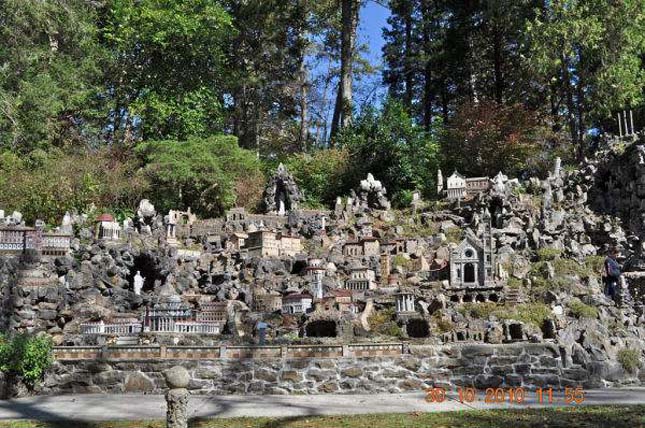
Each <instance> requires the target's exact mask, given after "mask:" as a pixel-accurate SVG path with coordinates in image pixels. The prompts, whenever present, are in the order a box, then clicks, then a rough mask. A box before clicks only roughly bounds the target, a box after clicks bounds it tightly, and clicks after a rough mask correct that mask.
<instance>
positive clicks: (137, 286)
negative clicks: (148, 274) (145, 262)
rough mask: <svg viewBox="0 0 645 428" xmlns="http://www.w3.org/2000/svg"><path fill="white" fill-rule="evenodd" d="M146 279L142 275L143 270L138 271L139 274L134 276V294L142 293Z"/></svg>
mask: <svg viewBox="0 0 645 428" xmlns="http://www.w3.org/2000/svg"><path fill="white" fill-rule="evenodd" d="M144 281H145V278H144V277H142V276H141V272H139V271H137V274H136V275H135V276H134V294H136V295H137V296H140V295H141V290H142V289H143V282H144Z"/></svg>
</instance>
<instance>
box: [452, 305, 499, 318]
mask: <svg viewBox="0 0 645 428" xmlns="http://www.w3.org/2000/svg"><path fill="white" fill-rule="evenodd" d="M497 308H498V304H497V303H494V302H482V303H464V304H463V305H461V306H459V308H458V309H457V310H458V311H459V312H460V313H462V314H464V315H469V316H471V317H473V318H477V319H487V318H488V317H489V316H490V315H492V314H493V313H494V312H495V311H496V310H497Z"/></svg>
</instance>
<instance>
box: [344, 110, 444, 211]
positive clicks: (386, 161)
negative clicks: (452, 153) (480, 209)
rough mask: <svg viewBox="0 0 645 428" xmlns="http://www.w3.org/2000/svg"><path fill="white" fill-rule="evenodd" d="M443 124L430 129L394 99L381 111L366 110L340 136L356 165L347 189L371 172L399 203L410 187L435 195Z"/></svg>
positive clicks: (350, 171)
mask: <svg viewBox="0 0 645 428" xmlns="http://www.w3.org/2000/svg"><path fill="white" fill-rule="evenodd" d="M441 126H442V124H441V123H440V121H437V122H436V123H434V124H433V128H434V129H432V130H431V131H430V132H427V131H426V130H425V129H424V128H423V127H422V126H419V125H418V124H417V123H415V121H414V119H413V118H412V117H410V115H409V114H408V112H407V111H406V109H405V108H404V107H403V105H402V104H401V103H399V102H397V101H396V100H393V99H390V100H386V102H385V103H384V104H383V106H382V108H381V109H380V110H377V109H374V108H366V109H363V111H362V112H361V114H360V115H359V116H358V117H357V118H356V119H355V120H354V123H353V124H352V125H351V126H349V127H347V128H346V129H344V130H343V131H342V132H341V133H340V134H339V135H338V138H337V145H338V147H343V148H345V149H346V150H348V152H349V154H350V155H349V156H350V160H351V162H350V163H351V165H352V168H351V169H349V170H348V171H347V174H346V178H345V179H344V183H346V185H345V186H346V187H345V188H346V189H349V188H353V187H355V186H356V185H357V184H358V182H359V180H362V179H364V178H365V176H366V175H367V173H368V172H371V173H373V174H374V178H376V179H377V180H380V181H381V182H382V183H383V185H384V186H385V187H386V188H387V192H388V197H389V198H390V199H391V200H392V201H394V202H395V203H396V202H404V201H405V196H404V195H400V194H401V193H402V192H404V191H406V190H415V189H419V190H421V191H422V192H423V193H424V194H425V195H426V196H428V197H431V196H434V195H435V193H436V173H437V167H438V156H439V143H438V136H439V135H440V133H441V129H442V128H441Z"/></svg>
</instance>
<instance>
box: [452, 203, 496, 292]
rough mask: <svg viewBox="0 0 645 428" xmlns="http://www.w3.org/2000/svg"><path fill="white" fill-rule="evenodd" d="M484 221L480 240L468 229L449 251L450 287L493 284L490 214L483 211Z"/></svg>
mask: <svg viewBox="0 0 645 428" xmlns="http://www.w3.org/2000/svg"><path fill="white" fill-rule="evenodd" d="M484 221H485V223H486V227H485V231H484V234H483V236H482V239H481V240H480V239H478V238H477V237H476V236H475V235H474V234H473V233H472V232H470V230H468V231H467V233H466V238H465V239H464V240H463V241H461V243H460V244H459V245H457V246H456V247H455V248H453V249H452V251H451V254H450V285H451V286H452V287H456V288H461V287H492V286H494V285H495V276H494V270H493V266H494V261H493V256H494V252H493V241H492V237H491V227H490V214H488V213H485V215H484Z"/></svg>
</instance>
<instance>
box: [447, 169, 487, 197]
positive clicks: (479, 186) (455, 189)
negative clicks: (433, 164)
mask: <svg viewBox="0 0 645 428" xmlns="http://www.w3.org/2000/svg"><path fill="white" fill-rule="evenodd" d="M437 183H438V184H437V191H438V192H439V194H440V195H441V194H442V192H443V193H445V197H446V198H447V199H450V200H456V199H465V198H468V197H473V196H475V195H477V194H479V193H482V192H486V191H487V190H488V189H489V188H490V186H491V182H490V179H489V178H488V177H465V176H464V175H461V174H460V173H458V172H457V171H454V172H453V173H452V175H450V176H449V177H448V178H447V180H446V187H445V191H444V187H443V175H442V174H441V170H438V171H437Z"/></svg>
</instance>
